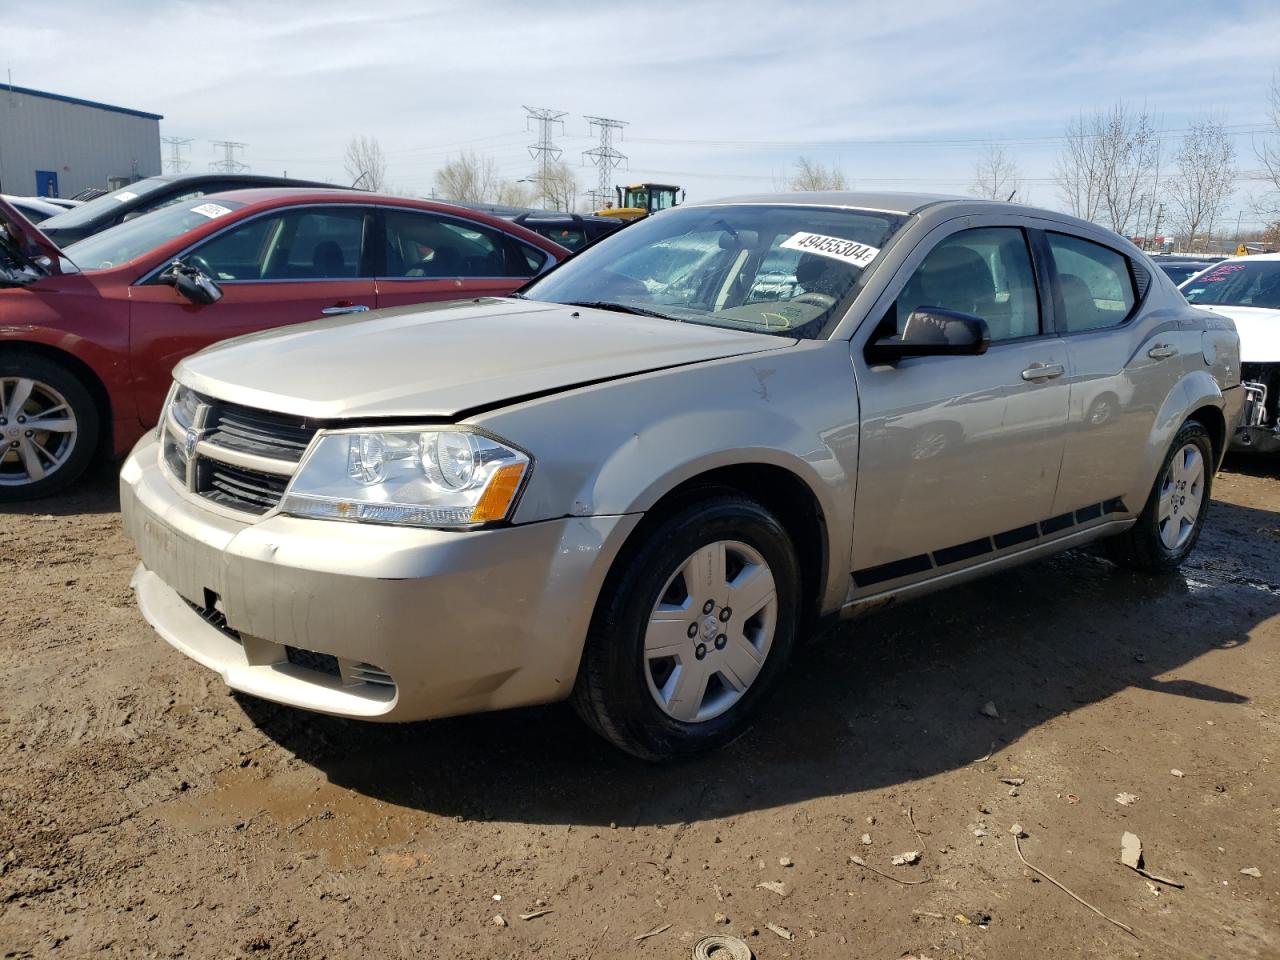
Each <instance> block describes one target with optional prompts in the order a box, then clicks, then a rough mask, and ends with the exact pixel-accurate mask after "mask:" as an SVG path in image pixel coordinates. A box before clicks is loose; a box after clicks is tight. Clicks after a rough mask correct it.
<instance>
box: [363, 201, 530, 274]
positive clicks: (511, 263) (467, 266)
mask: <svg viewBox="0 0 1280 960" xmlns="http://www.w3.org/2000/svg"><path fill="white" fill-rule="evenodd" d="M385 220H386V230H387V254H386V267H385V269H384V271H383V272H382V274H381V275H382V276H384V277H402V278H405V279H415V280H437V279H446V278H452V277H517V278H519V277H532V276H533V275H534V274H536V273H537V272H538V271H539V270H540V269H541V268H542V265H543V263H544V262H545V261H546V255H545V254H543V253H542V252H541V251H537V250H533V249H532V248H530V247H526V246H525V245H524V244H522V243H520V242H519V241H517V240H515V239H514V238H512V237H509V236H507V235H506V234H505V233H503V232H502V231H500V230H494V229H493V228H491V227H487V226H485V225H484V224H478V223H470V222H468V221H464V220H455V219H453V218H450V217H445V216H441V215H439V214H435V213H426V212H418V211H410V210H388V211H387V212H386V214H385Z"/></svg>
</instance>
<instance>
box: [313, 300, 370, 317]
mask: <svg viewBox="0 0 1280 960" xmlns="http://www.w3.org/2000/svg"><path fill="white" fill-rule="evenodd" d="M368 309H369V308H368V307H366V306H365V305H364V304H363V303H348V304H337V303H335V304H334V305H333V306H332V307H325V308H324V309H323V310H321V311H320V312H321V313H323V314H324V315H325V316H329V317H331V316H333V315H334V314H336V313H364V312H366V311H367V310H368Z"/></svg>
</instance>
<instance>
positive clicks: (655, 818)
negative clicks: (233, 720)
mask: <svg viewBox="0 0 1280 960" xmlns="http://www.w3.org/2000/svg"><path fill="white" fill-rule="evenodd" d="M1211 511H1212V512H1211V514H1210V517H1209V523H1208V525H1207V526H1206V529H1205V534H1204V536H1203V537H1202V539H1201V542H1200V545H1199V546H1198V547H1197V550H1196V552H1195V553H1194V554H1193V555H1192V557H1191V559H1190V560H1189V561H1188V563H1187V564H1186V565H1185V566H1184V568H1183V569H1182V570H1181V571H1179V572H1177V573H1170V574H1163V575H1158V576H1149V575H1141V574H1136V573H1132V572H1129V571H1125V570H1120V569H1118V568H1116V567H1114V566H1112V565H1111V563H1110V562H1109V561H1107V560H1105V559H1103V557H1102V556H1101V555H1100V552H1098V551H1074V552H1072V553H1069V554H1064V555H1062V556H1059V557H1054V558H1050V559H1048V560H1044V561H1041V562H1038V563H1035V564H1032V565H1028V566H1025V567H1022V568H1019V569H1016V570H1011V571H1007V572H1005V573H1002V574H997V575H994V576H992V577H989V578H987V579H985V580H981V581H977V582H974V583H972V584H969V585H966V586H961V587H956V588H953V589H951V590H949V591H946V592H941V593H937V594H933V595H931V596H928V597H924V598H921V599H919V600H915V601H913V602H910V603H905V604H903V605H902V606H900V607H896V608H890V609H888V610H885V611H883V612H879V613H877V614H874V615H872V616H869V617H866V618H864V619H861V620H857V621H853V622H849V623H845V624H842V625H840V626H838V627H836V628H834V629H831V630H829V631H827V632H826V633H825V635H824V636H823V637H821V638H820V639H819V640H818V641H817V642H814V643H809V644H805V645H802V646H801V648H800V649H799V650H798V651H797V653H796V656H795V657H794V659H793V662H792V664H791V667H790V669H789V670H788V671H787V674H786V676H785V677H784V679H783V681H782V683H781V685H780V688H779V689H778V691H777V693H776V695H775V696H774V697H773V698H772V699H771V700H770V701H769V703H768V704H767V705H766V707H765V709H764V710H763V712H762V714H761V715H760V716H759V718H758V719H757V721H756V723H755V725H754V726H753V727H752V729H751V730H750V731H749V732H748V733H747V734H746V735H744V736H743V737H741V738H740V739H739V740H737V741H736V742H735V743H733V744H731V745H730V746H729V747H727V748H726V749H724V750H721V751H720V752H718V753H715V754H712V755H708V756H704V757H699V758H697V759H692V760H687V761H684V762H680V763H675V764H670V765H666V766H654V765H649V764H645V763H641V762H639V761H636V760H633V759H631V758H630V757H628V756H626V755H624V754H622V753H620V752H619V751H617V750H615V749H613V748H612V747H610V746H609V745H607V744H606V743H604V742H603V741H601V740H600V739H598V738H597V737H595V736H594V735H593V734H591V733H590V732H588V731H587V730H586V728H585V727H584V726H583V725H582V724H580V723H579V722H577V720H576V719H575V718H574V717H573V715H572V711H571V710H569V709H568V708H567V707H566V706H564V705H553V706H549V707H543V708H534V709H525V710H518V711H509V712H506V713H501V714H490V715H484V716H476V717H466V718H458V719H451V720H443V721H435V722H431V723H417V724H407V725H377V724H367V723H361V722H357V721H346V720H341V719H335V718H331V717H323V716H317V715H314V714H307V713H303V712H300V711H296V710H292V709H289V708H284V707H280V706H277V705H275V704H271V703H267V702H264V701H260V700H256V699H254V698H252V697H245V696H241V697H238V699H239V701H240V703H241V705H242V707H243V709H244V711H245V712H246V714H247V715H248V716H249V717H250V718H251V719H252V721H253V722H255V723H256V724H257V725H258V726H259V727H260V729H261V730H262V731H263V732H264V733H266V734H267V735H268V736H270V737H271V738H272V739H274V740H275V741H276V742H277V743H279V744H280V745H281V746H282V747H284V748H285V749H286V750H288V751H289V752H290V753H292V754H294V755H295V756H296V757H298V758H299V759H301V760H303V761H304V762H306V763H309V764H312V765H314V766H315V767H316V768H318V769H319V770H321V771H322V772H323V773H324V774H325V775H326V776H327V777H328V778H329V779H330V780H331V781H333V782H334V783H337V784H339V785H342V786H345V787H348V788H350V789H353V790H356V791H358V792H360V793H363V794H366V795H368V796H372V797H376V798H378V799H381V800H384V801H387V802H391V803H395V804H398V805H402V806H406V807H411V808H416V809H421V810H426V811H431V812H433V813H437V814H443V815H449V816H459V817H463V818H467V819H499V820H509V821H520V822H532V823H546V824H551V823H575V824H601V825H603V824H609V823H616V824H618V825H637V824H668V823H678V822H682V821H690V820H697V819H700V818H709V817H724V816H728V815H733V814H737V813H742V812H744V811H748V810H754V809H760V808H767V807H775V806H779V805H783V804H788V803H794V802H798V801H802V800H806V799H810V798H813V797H817V796H825V795H835V794H847V793H852V792H856V791H860V790H868V789H874V788H878V787H885V786H890V785H895V784H904V783H908V782H911V781H916V780H920V779H922V778H926V777H930V776H933V775H936V774H939V773H942V772H945V771H948V770H953V769H956V768H959V767H963V766H965V765H968V764H970V763H972V762H974V761H975V760H978V759H980V758H983V757H985V756H987V755H989V753H990V751H991V750H992V748H993V747H994V748H995V749H997V750H998V749H999V748H1000V747H1002V746H1004V745H1007V744H1011V743H1014V742H1015V741H1017V740H1018V739H1019V738H1020V737H1021V736H1022V735H1023V734H1024V733H1026V732H1027V731H1029V730H1031V729H1034V728H1036V727H1038V726H1040V725H1041V724H1044V723H1046V722H1047V721H1049V720H1052V719H1054V718H1056V717H1061V716H1064V715H1066V714H1069V713H1071V712H1072V711H1073V710H1075V709H1077V708H1078V707H1080V706H1081V705H1084V704H1090V703H1094V702H1097V701H1100V700H1104V699H1106V698H1107V697H1109V696H1111V695H1113V694H1115V693H1117V692H1119V691H1122V690H1125V689H1126V688H1129V687H1135V686H1136V687H1141V688H1143V689H1146V690H1151V691H1156V692H1159V693H1162V694H1166V695H1168V696H1170V697H1179V698H1194V699H1201V700H1208V701H1212V702H1215V703H1242V702H1245V701H1246V699H1247V698H1246V697H1244V696H1243V695H1241V694H1239V693H1237V692H1235V691H1231V690H1220V689H1218V688H1215V687H1211V686H1208V685H1205V684H1202V683H1197V682H1194V681H1190V680H1184V679H1178V678H1176V677H1175V678H1169V677H1166V674H1169V673H1171V672H1175V671H1177V670H1178V669H1179V668H1181V667H1183V666H1185V665H1186V664H1188V663H1189V662H1191V661H1192V660H1194V659H1196V658H1197V657H1199V656H1200V655H1201V654H1203V653H1205V652H1207V651H1210V650H1215V649H1229V648H1234V647H1239V646H1240V645H1242V644H1244V643H1246V642H1247V641H1248V639H1249V632H1250V630H1252V629H1253V628H1254V627H1255V626H1257V625H1258V624H1259V623H1261V622H1262V621H1263V620H1265V619H1266V618H1268V617H1270V616H1273V615H1275V614H1277V613H1280V538H1278V537H1280V535H1277V534H1273V533H1270V532H1260V531H1271V530H1273V529H1274V528H1275V525H1276V516H1275V514H1273V513H1271V512H1269V511H1264V510H1256V509H1252V508H1249V507H1240V506H1234V505H1231V504H1224V503H1214V504H1213V505H1212V507H1211ZM1241 543H1246V544H1248V549H1246V550H1242V549H1240V548H1239V545H1240V544H1241ZM987 701H992V702H994V703H995V704H996V705H997V709H998V711H999V714H1000V717H999V719H993V718H990V717H987V716H984V715H982V714H981V712H980V711H981V708H982V707H983V705H984V704H985V703H986V702H987Z"/></svg>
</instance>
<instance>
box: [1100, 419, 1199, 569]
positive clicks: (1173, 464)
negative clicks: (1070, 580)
mask: <svg viewBox="0 0 1280 960" xmlns="http://www.w3.org/2000/svg"><path fill="white" fill-rule="evenodd" d="M1214 462H1215V461H1214V455H1213V442H1212V441H1211V440H1210V438H1209V431H1207V430H1206V429H1205V428H1204V426H1203V425H1201V424H1200V423H1198V422H1197V421H1195V420H1188V421H1187V422H1186V423H1184V424H1183V425H1182V427H1181V428H1180V429H1179V430H1178V433H1177V434H1176V435H1175V436H1174V438H1173V443H1172V444H1170V446H1169V452H1168V453H1167V454H1165V458H1164V462H1163V463H1162V464H1161V466H1160V472H1159V473H1158V474H1157V475H1156V482H1155V483H1154V484H1153V485H1152V488H1151V494H1150V495H1149V496H1148V497H1147V502H1146V505H1145V506H1144V507H1143V509H1142V513H1141V514H1139V516H1138V520H1137V522H1136V523H1135V524H1134V525H1133V526H1132V527H1130V528H1129V529H1128V530H1126V531H1125V532H1124V533H1122V534H1120V535H1119V536H1118V537H1113V538H1112V539H1111V540H1109V541H1107V548H1108V554H1109V556H1110V557H1111V559H1112V560H1113V561H1115V563H1117V564H1118V565H1120V566H1123V567H1130V568H1132V569H1135V570H1145V571H1148V572H1150V573H1163V572H1166V571H1169V570H1174V569H1176V568H1177V567H1178V566H1179V565H1180V564H1181V563H1182V561H1184V560H1185V559H1186V558H1187V556H1188V555H1189V554H1190V553H1191V551H1192V550H1193V549H1194V548H1195V545H1196V541H1197V540H1199V539H1200V531H1201V529H1202V528H1203V527H1204V516H1205V511H1207V510H1208V508H1209V497H1210V494H1211V493H1212V488H1213V465H1214Z"/></svg>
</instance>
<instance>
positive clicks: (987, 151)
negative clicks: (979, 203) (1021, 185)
mask: <svg viewBox="0 0 1280 960" xmlns="http://www.w3.org/2000/svg"><path fill="white" fill-rule="evenodd" d="M1019 176H1020V175H1019V173H1018V164H1017V163H1016V162H1015V161H1014V159H1013V157H1011V156H1010V155H1009V153H1008V152H1007V151H1006V150H1005V148H1004V147H1002V146H1001V145H1000V144H998V143H996V142H995V141H992V142H990V143H988V144H987V145H986V146H985V147H984V148H983V150H982V156H980V157H979V158H978V159H977V160H976V161H975V162H974V164H973V182H972V183H971V184H970V185H969V192H970V193H971V194H973V195H974V196H975V197H982V198H984V199H986V200H1012V199H1013V198H1014V195H1015V194H1016V193H1017V192H1018V179H1019Z"/></svg>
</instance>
